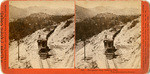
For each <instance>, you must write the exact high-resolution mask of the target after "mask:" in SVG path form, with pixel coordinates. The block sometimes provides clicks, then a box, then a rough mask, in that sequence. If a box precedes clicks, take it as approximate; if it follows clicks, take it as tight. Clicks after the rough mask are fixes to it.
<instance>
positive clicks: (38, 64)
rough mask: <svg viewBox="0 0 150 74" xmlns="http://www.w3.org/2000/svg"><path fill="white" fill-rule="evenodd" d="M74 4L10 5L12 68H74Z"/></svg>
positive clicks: (27, 3)
mask: <svg viewBox="0 0 150 74" xmlns="http://www.w3.org/2000/svg"><path fill="white" fill-rule="evenodd" d="M74 25H75V24H74V1H10V2H9V68H11V69H12V68H15V69H16V68H23V69H24V68H27V69H28V68H34V69H36V68H53V69H55V68H57V69H58V68H74V44H75V42H74V41H75V39H74V32H75V31H74V30H75V29H74Z"/></svg>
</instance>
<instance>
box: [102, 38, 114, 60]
mask: <svg viewBox="0 0 150 74" xmlns="http://www.w3.org/2000/svg"><path fill="white" fill-rule="evenodd" d="M103 42H104V48H105V55H106V58H107V59H109V60H111V59H113V58H116V56H117V55H116V54H115V52H116V51H117V49H116V48H115V47H114V44H113V42H114V40H109V39H107V36H105V39H104V41H103Z"/></svg>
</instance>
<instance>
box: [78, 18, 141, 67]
mask: <svg viewBox="0 0 150 74" xmlns="http://www.w3.org/2000/svg"><path fill="white" fill-rule="evenodd" d="M140 20H141V19H140V17H139V18H138V19H135V20H132V22H128V23H127V24H125V26H124V27H123V28H122V29H121V28H120V29H121V31H120V33H119V34H118V35H117V36H116V37H115V39H114V46H115V47H116V48H117V49H118V50H117V51H116V54H118V56H117V58H114V62H115V63H116V65H117V67H118V68H140V59H141V58H140V54H141V52H140V50H141V49H140V45H141V44H140V40H141V38H140V37H141V33H140V31H141V21H140ZM135 21H139V22H136V23H134V24H133V22H135ZM115 33H116V31H111V29H109V30H104V31H102V32H101V33H99V34H98V35H94V36H93V37H91V38H90V39H88V40H86V45H85V51H86V58H87V59H86V60H85V61H84V45H83V41H79V42H78V43H76V55H75V65H76V68H108V67H107V61H108V59H106V56H105V55H104V52H105V49H104V43H103V40H104V37H105V35H107V37H108V39H112V37H113V35H114V34H115ZM108 64H111V63H108ZM110 68H113V67H110Z"/></svg>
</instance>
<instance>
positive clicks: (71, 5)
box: [9, 1, 74, 9]
mask: <svg viewBox="0 0 150 74" xmlns="http://www.w3.org/2000/svg"><path fill="white" fill-rule="evenodd" d="M9 4H10V5H13V6H16V7H18V8H27V7H31V6H44V7H49V8H60V7H62V8H71V9H73V8H74V1H10V2H9Z"/></svg>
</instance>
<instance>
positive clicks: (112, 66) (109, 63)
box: [105, 59, 118, 69]
mask: <svg viewBox="0 0 150 74" xmlns="http://www.w3.org/2000/svg"><path fill="white" fill-rule="evenodd" d="M105 60H106V68H108V69H117V68H118V67H117V65H116V63H115V61H114V59H112V60H108V59H105Z"/></svg>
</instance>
